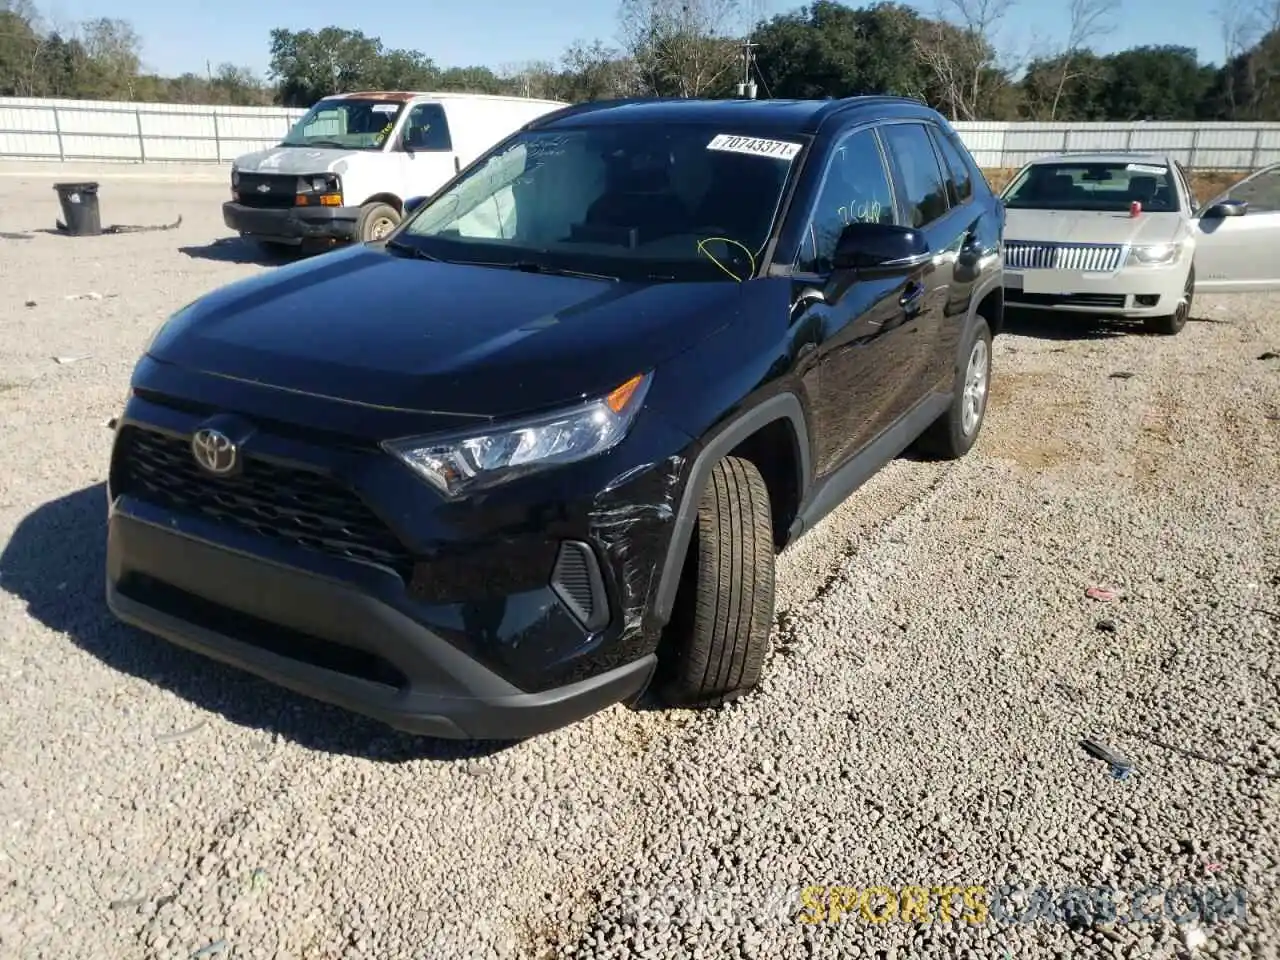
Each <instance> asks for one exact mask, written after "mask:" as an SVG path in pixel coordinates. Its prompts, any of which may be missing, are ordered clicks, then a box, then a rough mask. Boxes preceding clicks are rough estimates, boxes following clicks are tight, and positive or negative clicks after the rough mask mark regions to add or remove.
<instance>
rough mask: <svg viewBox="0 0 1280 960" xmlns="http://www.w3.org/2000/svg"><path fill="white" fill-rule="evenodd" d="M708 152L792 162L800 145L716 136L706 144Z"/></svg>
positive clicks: (753, 138) (728, 134)
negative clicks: (742, 154) (740, 154)
mask: <svg viewBox="0 0 1280 960" xmlns="http://www.w3.org/2000/svg"><path fill="white" fill-rule="evenodd" d="M707 149H708V150H723V151H724V152H726V153H749V154H751V155H753V156H757V157H777V158H778V159H780V160H794V159H795V156H796V154H797V153H799V152H800V144H798V143H791V142H790V141H787V140H764V139H761V138H760V137H739V136H735V135H734V134H731V133H721V134H718V135H717V136H716V137H715V138H714V139H712V141H711V142H710V143H708V144H707Z"/></svg>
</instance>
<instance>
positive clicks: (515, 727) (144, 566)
mask: <svg viewBox="0 0 1280 960" xmlns="http://www.w3.org/2000/svg"><path fill="white" fill-rule="evenodd" d="M107 571H108V575H107V604H108V606H109V607H110V609H111V611H112V613H114V614H115V615H116V616H117V617H119V618H120V619H121V620H123V621H125V622H126V623H130V624H132V625H134V626H136V627H140V628H142V629H144V630H147V631H149V632H151V633H155V634H157V635H159V636H161V637H164V638H165V639H167V640H170V641H171V642H174V643H177V644H179V645H180V646H183V647H186V648H187V649H190V650H194V651H195V652H197V653H201V654H204V655H206V656H209V657H212V658H214V659H216V660H220V661H222V662H223V663H227V664H230V665H232V666H235V667H239V668H241V669H243V670H248V671H250V672H252V673H254V674H257V675H258V676H261V677H263V678H265V679H267V680H270V681H272V682H274V683H277V684H279V685H280V686H282V687H286V688H288V689H291V690H294V691H296V692H298V693H301V694H304V695H307V696H310V697H313V698H315V699H318V700H323V701H326V702H328V703H332V704H336V705H337V706H340V707H344V708H346V709H348V710H351V711H354V712H356V713H360V714H363V715H365V716H369V717H373V718H374V719H377V720H380V721H382V722H383V723H386V724H388V725H389V726H392V727H394V728H396V729H399V730H404V731H407V732H410V733H416V734H425V735H429V736H436V737H445V738H450V739H463V738H470V739H478V740H488V739H500V740H507V739H511V740H520V739H525V738H527V737H532V736H537V735H538V734H541V733H545V732H547V731H550V730H553V729H556V728H558V727H562V726H565V725H566V724H569V723H573V722H575V721H577V720H580V719H582V718H584V717H586V716H588V715H590V714H592V713H595V712H596V711H598V710H601V709H603V708H605V707H607V706H609V705H611V704H614V703H617V702H619V701H623V700H627V699H629V698H632V697H634V696H635V695H636V694H637V693H639V692H640V691H641V690H643V689H644V687H645V686H646V685H647V683H648V681H649V678H650V675H651V673H652V671H653V667H654V664H655V658H654V657H653V656H652V655H650V656H647V657H642V658H640V659H638V660H635V661H633V662H631V663H628V664H625V665H623V666H620V667H617V668H615V669H613V670H611V671H608V672H606V673H602V674H598V675H596V676H593V677H590V678H588V679H584V680H580V681H578V682H576V683H570V684H566V685H564V686H560V687H557V688H554V689H550V690H546V691H542V692H539V693H525V692H522V691H521V690H519V689H518V688H516V687H515V686H513V685H512V684H510V683H508V682H507V681H505V680H503V679H502V678H501V677H499V676H498V675H497V674H495V673H494V672H492V671H491V670H488V669H487V668H485V667H484V666H483V665H481V664H479V663H477V662H476V661H475V660H472V659H470V658H469V657H467V656H466V655H465V654H463V653H461V652H460V651H458V650H457V649H456V648H455V647H453V646H451V645H450V644H449V642H448V641H446V640H445V639H444V638H443V637H441V636H439V635H438V634H436V633H434V632H432V631H431V630H429V629H428V628H426V627H424V626H423V625H422V624H421V623H418V622H415V621H414V620H413V619H411V618H410V617H408V616H406V615H405V614H404V613H403V612H401V611H399V610H397V609H395V608H394V607H393V606H391V605H389V604H387V603H385V602H382V601H380V600H379V599H378V598H377V597H376V596H373V595H371V594H369V593H366V592H363V591H361V590H359V589H358V588H355V587H353V586H352V585H351V584H348V583H343V582H341V581H336V580H329V579H326V578H323V577H318V576H314V575H311V574H308V573H306V572H304V571H301V570H298V569H291V568H289V567H285V566H281V565H278V564H274V563H271V562H268V561H265V560H263V559H261V558H257V557H253V556H251V555H246V554H242V553H238V552H235V551H231V550H227V549H225V548H223V547H221V546H219V545H216V544H212V543H208V542H204V541H201V540H198V539H195V538H192V537H188V536H184V535H182V534H179V533H175V532H174V531H173V530H171V529H166V528H165V527H164V526H160V525H158V524H157V523H154V522H149V521H147V520H144V519H142V518H140V517H138V516H135V515H132V514H131V513H129V512H128V508H127V507H126V508H124V509H121V508H120V506H119V505H117V506H116V507H115V508H113V510H112V513H111V520H110V524H109V526H108V534H107Z"/></svg>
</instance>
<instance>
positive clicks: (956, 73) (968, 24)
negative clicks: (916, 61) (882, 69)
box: [915, 0, 1017, 120]
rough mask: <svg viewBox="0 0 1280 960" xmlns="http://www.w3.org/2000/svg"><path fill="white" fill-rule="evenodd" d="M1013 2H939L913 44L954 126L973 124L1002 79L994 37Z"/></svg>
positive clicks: (957, 0)
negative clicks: (971, 122)
mask: <svg viewBox="0 0 1280 960" xmlns="http://www.w3.org/2000/svg"><path fill="white" fill-rule="evenodd" d="M1016 3H1017V0H938V8H937V12H936V14H935V18H934V20H933V22H931V23H928V24H926V25H925V26H924V27H923V29H922V30H921V33H920V35H919V36H918V37H916V40H915V48H916V55H917V56H918V57H919V58H920V60H921V62H922V63H923V64H924V65H925V67H926V68H927V69H928V71H929V72H930V74H931V75H932V77H933V81H934V85H935V87H936V89H937V93H938V95H939V97H940V99H941V100H942V101H943V106H944V107H946V108H947V111H948V112H949V113H950V114H951V119H952V120H976V119H978V116H979V113H980V112H981V111H982V109H983V107H984V106H986V105H987V102H988V101H989V100H990V99H991V96H992V94H994V91H993V90H992V89H991V87H992V85H993V83H994V82H995V80H996V75H997V74H1002V73H1003V71H1001V69H1000V67H1001V64H1000V57H999V54H998V52H997V38H996V33H997V32H998V30H999V27H1000V24H1001V23H1002V22H1003V21H1004V19H1005V18H1006V17H1007V16H1008V15H1009V11H1010V10H1011V9H1012V8H1013V7H1014V6H1015V5H1016Z"/></svg>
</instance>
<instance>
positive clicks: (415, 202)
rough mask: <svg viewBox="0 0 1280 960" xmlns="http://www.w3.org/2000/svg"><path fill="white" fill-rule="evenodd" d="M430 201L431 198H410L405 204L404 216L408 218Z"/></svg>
mask: <svg viewBox="0 0 1280 960" xmlns="http://www.w3.org/2000/svg"><path fill="white" fill-rule="evenodd" d="M430 199H431V198H430V197H410V198H409V199H408V200H406V201H405V202H404V215H405V216H406V217H407V216H408V215H409V214H411V213H413V212H414V211H415V210H417V209H418V208H419V207H420V206H422V205H423V204H424V203H426V202H427V201H428V200H430Z"/></svg>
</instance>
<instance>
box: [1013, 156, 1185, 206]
mask: <svg viewBox="0 0 1280 960" xmlns="http://www.w3.org/2000/svg"><path fill="white" fill-rule="evenodd" d="M1135 200H1137V201H1138V202H1139V203H1141V204H1142V209H1143V210H1144V211H1146V212H1147V213H1176V212H1177V211H1178V190H1177V187H1175V185H1174V179H1173V171H1171V170H1170V169H1169V168H1168V167H1167V166H1164V165H1163V164H1154V163H1129V162H1125V161H1123V160H1117V161H1110V162H1103V163H1096V162H1090V163H1080V162H1076V163H1069V162H1057V163H1036V164H1032V165H1031V166H1030V167H1028V168H1027V169H1025V170H1024V171H1023V172H1022V173H1021V174H1020V175H1019V176H1018V178H1017V179H1016V180H1014V182H1013V183H1011V184H1010V185H1009V188H1008V189H1007V190H1006V191H1005V193H1004V205H1005V206H1006V207H1007V208H1008V209H1010V210H1096V211H1099V212H1117V213H1118V212H1120V211H1127V210H1128V209H1129V205H1130V204H1131V203H1132V202H1133V201H1135Z"/></svg>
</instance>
